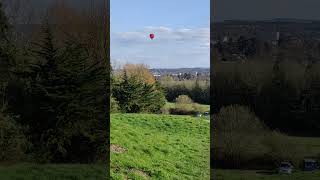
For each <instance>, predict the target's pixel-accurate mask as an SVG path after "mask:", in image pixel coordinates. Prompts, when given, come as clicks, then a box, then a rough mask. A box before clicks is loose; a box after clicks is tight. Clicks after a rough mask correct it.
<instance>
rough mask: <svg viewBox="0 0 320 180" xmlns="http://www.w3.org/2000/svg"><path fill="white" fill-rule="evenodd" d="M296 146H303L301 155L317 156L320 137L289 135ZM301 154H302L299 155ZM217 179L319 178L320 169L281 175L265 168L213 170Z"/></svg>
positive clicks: (308, 179)
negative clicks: (254, 169)
mask: <svg viewBox="0 0 320 180" xmlns="http://www.w3.org/2000/svg"><path fill="white" fill-rule="evenodd" d="M287 138H288V141H291V142H292V143H294V144H295V145H296V146H299V147H301V152H300V153H301V156H302V157H308V156H313V157H317V156H319V154H320V138H313V137H292V136H288V137H287ZM299 156H300V155H299ZM211 172H212V174H214V179H215V180H319V179H320V170H318V171H315V172H303V171H296V172H294V173H293V174H291V175H280V174H276V173H274V172H270V171H263V170H257V171H252V170H222V169H217V170H212V171H211Z"/></svg>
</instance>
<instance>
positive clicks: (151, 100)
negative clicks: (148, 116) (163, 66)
mask: <svg viewBox="0 0 320 180" xmlns="http://www.w3.org/2000/svg"><path fill="white" fill-rule="evenodd" d="M113 95H114V97H115V98H116V100H117V101H118V102H119V106H120V109H121V110H122V111H123V112H127V113H138V112H158V111H159V110H160V109H161V107H162V106H164V104H165V97H164V94H163V92H162V89H160V85H159V84H147V83H144V82H142V81H139V79H138V78H137V77H135V76H130V77H129V76H128V75H127V73H126V72H125V71H124V73H123V76H122V80H121V82H119V83H118V84H116V85H115V86H114V87H113Z"/></svg>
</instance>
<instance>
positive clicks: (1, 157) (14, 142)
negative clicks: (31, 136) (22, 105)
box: [0, 113, 27, 162]
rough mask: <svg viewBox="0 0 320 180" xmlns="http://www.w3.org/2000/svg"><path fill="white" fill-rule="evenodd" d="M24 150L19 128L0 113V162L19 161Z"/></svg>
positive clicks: (24, 142) (22, 137)
mask: <svg viewBox="0 0 320 180" xmlns="http://www.w3.org/2000/svg"><path fill="white" fill-rule="evenodd" d="M26 148H27V140H26V137H25V136H24V134H23V133H22V130H21V128H20V127H19V126H18V125H17V123H16V122H15V121H14V120H13V119H12V118H11V117H9V116H7V115H5V114H3V113H0V162H4V161H18V160H21V159H22V158H24V152H25V150H26Z"/></svg>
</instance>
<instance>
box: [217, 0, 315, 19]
mask: <svg viewBox="0 0 320 180" xmlns="http://www.w3.org/2000/svg"><path fill="white" fill-rule="evenodd" d="M213 2H214V3H213V4H212V7H213V13H214V16H215V17H214V20H218V21H220V20H228V19H252V20H261V19H274V18H294V19H316V20H319V19H320V11H319V7H320V1H319V0H214V1H213Z"/></svg>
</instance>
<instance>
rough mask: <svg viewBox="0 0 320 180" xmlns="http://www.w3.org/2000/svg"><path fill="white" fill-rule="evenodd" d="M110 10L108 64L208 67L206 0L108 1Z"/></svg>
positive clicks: (208, 30) (207, 1) (208, 6)
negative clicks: (152, 36) (109, 62)
mask: <svg viewBox="0 0 320 180" xmlns="http://www.w3.org/2000/svg"><path fill="white" fill-rule="evenodd" d="M110 9H111V10H110V11H111V12H110V13H111V24H110V25H111V59H112V63H116V64H120V65H121V64H124V63H144V64H147V65H149V66H150V67H152V68H177V67H209V64H210V58H209V53H210V48H209V44H210V43H209V42H210V37H209V34H210V29H209V26H210V25H209V22H210V19H209V18H210V1H209V0H198V1H195V0H111V8H110ZM150 33H154V34H155V39H154V40H150V39H149V38H148V36H149V34H150Z"/></svg>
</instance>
